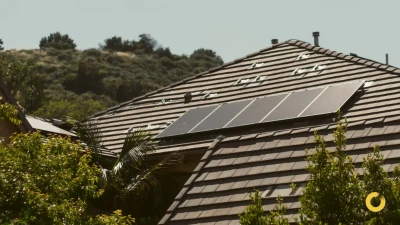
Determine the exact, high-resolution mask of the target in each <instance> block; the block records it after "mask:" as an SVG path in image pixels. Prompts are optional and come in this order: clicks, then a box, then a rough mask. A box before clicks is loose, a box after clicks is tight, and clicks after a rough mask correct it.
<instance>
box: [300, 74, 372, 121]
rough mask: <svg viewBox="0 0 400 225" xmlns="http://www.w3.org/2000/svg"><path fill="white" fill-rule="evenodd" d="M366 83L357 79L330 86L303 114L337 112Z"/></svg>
mask: <svg viewBox="0 0 400 225" xmlns="http://www.w3.org/2000/svg"><path fill="white" fill-rule="evenodd" d="M363 84H364V81H356V82H351V83H346V84H340V85H334V86H329V87H328V88H327V89H326V90H325V91H324V92H323V93H322V94H321V95H320V96H319V97H318V98H317V99H316V100H315V101H314V102H313V103H312V104H311V105H310V106H309V107H308V108H307V109H306V110H305V111H304V112H303V113H302V114H301V116H302V117H303V116H312V115H320V114H325V113H335V112H337V110H339V109H340V108H341V107H342V106H343V105H344V103H346V102H347V101H348V100H349V98H350V97H351V96H352V95H353V94H354V93H355V92H356V91H357V90H358V89H359V88H360V87H361V86H362V85H363Z"/></svg>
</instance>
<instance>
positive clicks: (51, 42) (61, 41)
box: [39, 32, 76, 50]
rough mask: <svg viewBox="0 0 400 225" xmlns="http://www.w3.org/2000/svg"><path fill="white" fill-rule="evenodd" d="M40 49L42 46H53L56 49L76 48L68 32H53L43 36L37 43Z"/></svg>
mask: <svg viewBox="0 0 400 225" xmlns="http://www.w3.org/2000/svg"><path fill="white" fill-rule="evenodd" d="M39 47H40V49H43V48H54V49H58V50H66V49H72V50H74V49H75V48H76V44H75V43H74V40H72V39H71V38H70V37H69V36H68V34H61V33H60V32H55V33H52V34H50V35H49V36H47V37H43V38H42V39H41V40H40V43H39Z"/></svg>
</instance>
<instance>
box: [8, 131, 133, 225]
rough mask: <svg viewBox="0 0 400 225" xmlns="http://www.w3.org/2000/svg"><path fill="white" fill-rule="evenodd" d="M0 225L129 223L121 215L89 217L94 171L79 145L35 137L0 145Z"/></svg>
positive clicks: (21, 136) (95, 194)
mask: <svg viewBox="0 0 400 225" xmlns="http://www.w3.org/2000/svg"><path fill="white" fill-rule="evenodd" d="M0 158H1V159H2V160H1V161H0V223H1V224H88V225H89V224H133V222H134V220H133V218H131V217H129V216H128V217H127V216H122V215H121V211H115V212H114V213H113V214H111V215H100V216H97V217H93V216H92V215H91V214H90V213H89V212H88V207H87V206H88V200H90V199H94V198H98V197H99V196H100V195H101V194H102V193H103V190H102V189H99V187H98V176H99V174H100V169H99V168H98V167H97V166H95V165H93V163H92V159H91V155H90V154H88V153H86V152H84V150H83V149H82V147H81V145H80V144H79V143H72V142H71V141H70V140H69V139H65V138H61V137H57V136H53V137H51V138H47V139H45V137H44V136H42V135H40V134H39V133H38V132H35V133H29V134H19V135H16V136H14V137H12V140H11V143H10V144H9V145H7V146H0Z"/></svg>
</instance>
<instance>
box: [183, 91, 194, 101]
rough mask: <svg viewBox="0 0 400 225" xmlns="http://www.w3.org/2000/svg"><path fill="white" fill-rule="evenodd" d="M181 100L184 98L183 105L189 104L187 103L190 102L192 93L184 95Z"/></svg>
mask: <svg viewBox="0 0 400 225" xmlns="http://www.w3.org/2000/svg"><path fill="white" fill-rule="evenodd" d="M183 98H184V102H185V103H189V102H190V101H191V100H192V93H190V92H188V93H186V94H185V95H184V96H183Z"/></svg>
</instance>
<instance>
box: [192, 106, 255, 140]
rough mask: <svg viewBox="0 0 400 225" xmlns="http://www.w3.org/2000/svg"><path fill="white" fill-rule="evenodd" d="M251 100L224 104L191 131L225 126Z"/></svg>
mask: <svg viewBox="0 0 400 225" xmlns="http://www.w3.org/2000/svg"><path fill="white" fill-rule="evenodd" d="M250 102H251V100H245V101H240V102H231V103H225V104H222V105H221V106H220V107H219V108H218V109H217V110H215V111H214V112H213V113H212V114H211V115H210V116H209V117H207V119H205V120H204V121H203V122H201V123H200V124H199V125H198V126H197V127H196V128H194V129H193V130H192V131H191V132H190V133H195V132H200V131H207V130H214V129H221V128H223V127H224V126H225V124H227V123H228V122H229V121H230V120H231V119H233V117H235V116H236V115H237V114H238V113H239V112H240V111H242V109H244V107H246V106H247V105H248V104H249V103H250Z"/></svg>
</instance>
